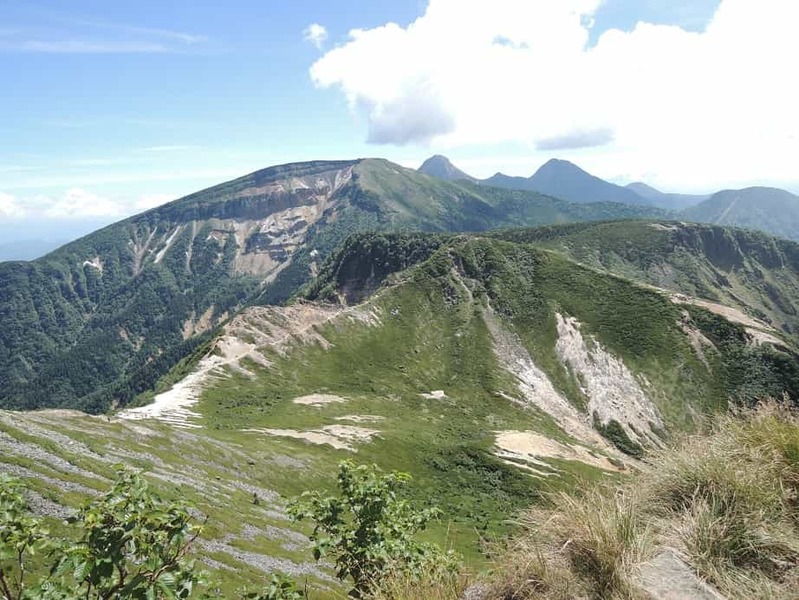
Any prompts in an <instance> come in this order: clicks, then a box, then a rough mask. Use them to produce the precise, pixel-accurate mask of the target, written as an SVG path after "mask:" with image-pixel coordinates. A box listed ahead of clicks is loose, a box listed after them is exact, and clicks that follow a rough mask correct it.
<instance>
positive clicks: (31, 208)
mask: <svg viewBox="0 0 799 600" xmlns="http://www.w3.org/2000/svg"><path fill="white" fill-rule="evenodd" d="M175 197H176V196H175V195H172V194H143V195H141V196H139V197H138V198H127V199H113V198H108V197H106V196H101V195H98V194H94V193H92V192H89V191H86V190H85V189H83V188H79V187H73V188H70V189H68V190H66V191H65V192H64V193H63V194H61V195H44V194H40V195H36V196H29V197H26V198H19V197H17V196H12V195H11V194H7V193H3V192H0V221H5V220H8V219H17V218H25V219H37V218H40V219H60V220H81V219H97V218H101V219H102V218H107V219H110V220H114V219H121V218H124V217H127V216H129V215H132V214H135V213H139V212H143V211H145V210H149V209H151V208H155V207H156V206H161V205H162V204H165V203H167V202H169V201H171V200H174V199H175Z"/></svg>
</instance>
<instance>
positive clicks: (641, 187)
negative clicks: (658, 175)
mask: <svg viewBox="0 0 799 600" xmlns="http://www.w3.org/2000/svg"><path fill="white" fill-rule="evenodd" d="M624 187H626V188H627V189H628V190H632V191H634V192H635V193H636V194H638V195H639V196H642V197H644V198H657V197H658V196H663V195H664V194H663V192H661V191H660V190H659V189H657V188H653V187H652V186H651V185H648V184H646V183H644V182H643V181H634V182H633V183H628V184H627V185H626V186H624Z"/></svg>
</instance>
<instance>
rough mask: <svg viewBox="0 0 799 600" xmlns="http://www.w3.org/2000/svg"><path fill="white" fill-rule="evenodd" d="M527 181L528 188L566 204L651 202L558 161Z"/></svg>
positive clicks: (551, 162)
mask: <svg viewBox="0 0 799 600" xmlns="http://www.w3.org/2000/svg"><path fill="white" fill-rule="evenodd" d="M529 181H530V188H531V189H534V190H536V191H538V192H541V193H542V194H547V195H549V196H555V197H556V198H563V199H564V200H568V201H569V202H581V203H585V202H601V201H605V202H608V201H610V202H623V203H625V204H649V203H650V201H649V200H648V199H647V198H645V197H643V196H641V195H639V194H637V193H635V192H634V191H633V190H631V189H628V188H623V187H620V186H618V185H615V184H613V183H610V182H608V181H604V180H602V179H600V178H599V177H595V176H594V175H591V174H590V173H588V172H587V171H585V170H584V169H581V168H580V167H578V166H577V165H575V164H574V163H573V162H570V161H568V160H563V159H560V158H551V159H549V160H548V161H547V162H545V163H544V164H543V165H541V167H540V168H539V169H538V170H537V171H536V172H535V173H534V174H533V176H532V177H530V179H529Z"/></svg>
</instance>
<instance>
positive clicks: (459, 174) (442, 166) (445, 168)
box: [418, 154, 475, 181]
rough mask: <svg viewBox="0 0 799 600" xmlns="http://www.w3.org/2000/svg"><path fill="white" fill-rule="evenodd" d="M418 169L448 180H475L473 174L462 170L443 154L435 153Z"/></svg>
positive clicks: (426, 173)
mask: <svg viewBox="0 0 799 600" xmlns="http://www.w3.org/2000/svg"><path fill="white" fill-rule="evenodd" d="M418 171H419V172H420V173H424V174H425V175H430V176H431V177H437V178H439V179H444V180H446V181H458V180H461V179H466V180H468V181H475V178H474V177H472V176H471V175H469V174H467V173H465V172H463V171H461V170H460V169H459V168H458V167H456V166H455V165H453V164H452V162H451V161H450V160H449V159H448V158H447V157H446V156H443V155H441V154H434V155H433V156H431V157H430V158H428V159H427V160H426V161H424V162H423V163H422V165H421V166H420V167H419V169H418Z"/></svg>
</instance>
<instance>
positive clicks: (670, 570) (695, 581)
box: [635, 548, 725, 600]
mask: <svg viewBox="0 0 799 600" xmlns="http://www.w3.org/2000/svg"><path fill="white" fill-rule="evenodd" d="M635 583H636V584H637V585H638V586H639V587H640V589H641V591H642V592H643V593H644V594H645V595H646V597H648V598H651V600H725V599H724V596H722V595H721V594H719V593H718V592H717V591H716V590H715V589H713V588H712V587H710V586H709V585H708V584H707V583H705V582H704V581H702V580H701V579H700V578H699V577H698V576H697V575H696V573H694V572H693V570H692V569H691V567H689V566H688V564H686V562H685V561H684V560H683V559H682V557H681V556H680V555H679V554H678V553H677V551H676V550H673V549H672V548H666V549H664V550H662V551H661V552H660V553H659V554H658V555H657V556H655V557H654V558H653V559H652V560H650V561H649V562H646V563H644V564H643V565H641V567H640V570H639V572H638V574H637V576H636V578H635Z"/></svg>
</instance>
